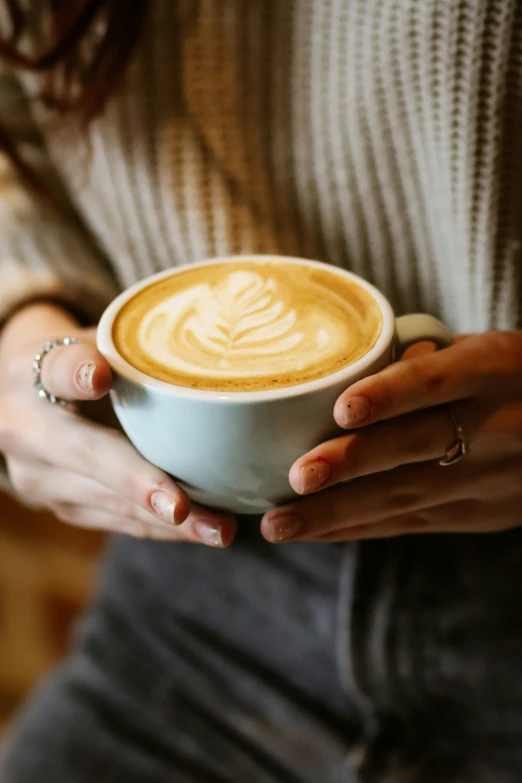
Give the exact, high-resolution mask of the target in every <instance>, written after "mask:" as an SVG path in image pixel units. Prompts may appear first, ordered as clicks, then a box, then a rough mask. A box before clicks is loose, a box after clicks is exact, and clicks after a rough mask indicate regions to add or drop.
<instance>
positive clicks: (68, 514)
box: [49, 502, 78, 524]
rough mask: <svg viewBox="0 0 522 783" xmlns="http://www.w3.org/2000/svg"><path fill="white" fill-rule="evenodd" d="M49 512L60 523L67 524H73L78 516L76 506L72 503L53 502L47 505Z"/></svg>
mask: <svg viewBox="0 0 522 783" xmlns="http://www.w3.org/2000/svg"><path fill="white" fill-rule="evenodd" d="M49 510H50V511H51V512H52V513H53V514H54V516H55V517H56V518H57V519H59V520H60V522H66V523H68V524H71V523H74V522H75V520H76V518H77V516H78V513H77V509H76V506H74V505H73V504H72V503H63V502H54V503H51V504H50V505H49Z"/></svg>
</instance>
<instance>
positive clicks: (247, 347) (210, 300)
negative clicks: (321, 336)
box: [186, 271, 301, 358]
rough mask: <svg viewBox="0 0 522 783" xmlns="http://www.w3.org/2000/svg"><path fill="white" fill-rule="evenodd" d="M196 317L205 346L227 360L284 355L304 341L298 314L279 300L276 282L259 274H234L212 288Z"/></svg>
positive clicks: (197, 307) (199, 302)
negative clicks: (269, 353) (250, 353)
mask: <svg viewBox="0 0 522 783" xmlns="http://www.w3.org/2000/svg"><path fill="white" fill-rule="evenodd" d="M193 317H194V318H195V319H196V320H197V322H198V323H199V327H200V328H199V329H198V330H197V331H198V333H199V341H200V342H201V343H202V347H203V348H204V349H205V350H206V351H209V352H211V353H213V354H214V355H218V356H222V357H224V358H226V357H232V356H234V355H235V354H238V353H240V354H244V353H245V352H252V353H253V354H254V355H255V354H256V353H259V354H266V353H267V352H284V351H285V350H289V349H290V348H292V347H294V346H295V345H296V344H297V343H298V342H299V341H300V339H301V336H300V335H299V333H298V332H297V330H296V328H295V327H296V314H295V311H294V310H293V309H292V308H290V307H289V306H288V305H287V304H286V303H285V302H284V300H283V299H282V298H281V297H280V295H279V294H278V291H277V285H276V284H275V282H274V281H273V280H271V279H268V280H266V279H264V278H263V277H261V276H260V275H257V274H252V273H246V272H240V271H239V272H232V273H231V274H230V275H228V277H227V278H226V279H225V280H224V281H221V282H220V283H219V284H218V285H216V286H214V287H212V288H209V290H208V294H207V296H205V297H203V298H201V299H200V300H199V301H198V302H197V304H196V312H195V313H194V316H193ZM190 320H191V319H189V321H190ZM202 324H204V329H201V325H202ZM186 326H187V327H188V328H190V327H191V326H195V324H190V323H187V324H186ZM191 331H195V330H191Z"/></svg>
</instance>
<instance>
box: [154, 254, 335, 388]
mask: <svg viewBox="0 0 522 783" xmlns="http://www.w3.org/2000/svg"><path fill="white" fill-rule="evenodd" d="M280 288H281V287H280V286H279V285H278V283H277V282H276V281H275V280H274V279H273V278H270V277H268V279H266V278H264V277H262V276H261V275H259V274H257V273H256V272H255V271H243V270H241V271H231V272H230V274H228V275H226V277H224V279H223V280H221V281H219V282H218V283H217V284H215V285H208V284H200V285H195V286H194V287H193V288H189V289H188V290H186V291H181V292H179V293H174V294H172V295H171V296H169V297H168V298H167V299H165V300H164V301H162V302H159V303H158V304H157V305H156V306H155V307H153V308H152V310H151V311H150V312H149V313H148V314H147V315H146V316H145V318H144V319H143V321H142V323H141V326H140V329H139V343H140V347H141V349H142V351H143V353H144V354H145V355H146V357H147V358H148V360H149V361H151V362H153V363H157V364H160V365H163V366H164V367H169V368H170V369H171V370H172V371H174V372H176V371H181V372H184V373H193V374H195V375H204V376H206V377H212V376H218V377H221V376H222V375H223V371H226V373H227V375H234V376H235V377H237V378H248V377H249V376H250V375H251V374H252V372H253V371H255V373H256V374H260V373H268V374H270V373H272V372H273V370H274V365H275V364H277V367H278V369H279V370H282V369H289V370H290V369H294V368H295V366H296V364H297V365H298V366H299V367H300V369H303V368H304V367H305V366H306V365H308V364H311V363H313V362H314V361H316V360H317V359H318V358H319V357H322V358H324V356H325V353H330V352H331V350H332V349H333V350H334V351H335V350H337V348H336V346H337V344H338V343H339V337H340V335H339V334H338V324H337V319H336V318H335V317H333V316H332V315H331V314H330V313H329V312H328V311H326V310H325V311H324V312H322V313H321V318H320V319H319V318H317V315H318V313H313V312H312V313H311V312H308V313H306V312H303V313H300V317H298V314H297V312H296V309H295V307H292V306H291V305H290V304H289V302H288V297H285V296H284V293H283V292H282V291H281V290H280ZM319 321H320V323H319ZM343 332H344V330H343ZM343 341H346V335H344V336H343Z"/></svg>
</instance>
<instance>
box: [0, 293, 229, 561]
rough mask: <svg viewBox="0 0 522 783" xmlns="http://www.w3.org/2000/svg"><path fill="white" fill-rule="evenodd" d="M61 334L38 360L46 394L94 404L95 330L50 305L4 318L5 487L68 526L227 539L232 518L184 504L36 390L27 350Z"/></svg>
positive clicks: (177, 492) (151, 470)
mask: <svg viewBox="0 0 522 783" xmlns="http://www.w3.org/2000/svg"><path fill="white" fill-rule="evenodd" d="M60 336H73V337H77V338H78V339H80V340H81V341H82V342H81V344H77V345H71V346H67V347H63V348H55V349H54V350H52V351H51V352H50V353H49V354H48V355H47V356H46V357H45V358H44V360H43V362H42V382H43V384H44V386H45V388H46V389H47V390H48V391H50V392H52V393H53V394H55V395H56V396H58V397H63V398H66V399H71V400H75V401H90V402H92V403H93V404H94V401H95V400H99V399H100V398H101V397H103V396H105V395H106V394H107V392H108V391H109V389H110V386H111V380H112V378H111V371H110V368H109V365H108V364H107V362H106V360H105V359H104V358H103V356H102V355H101V354H100V353H98V351H97V350H96V344H95V330H94V329H80V328H79V327H78V325H77V324H76V322H75V321H74V320H73V319H72V317H71V316H70V315H69V314H68V313H66V312H65V311H64V310H62V309H61V308H59V307H57V306H54V305H49V304H38V305H32V306H29V307H27V308H25V309H24V310H22V311H21V312H19V313H18V314H16V315H15V316H13V318H12V319H11V321H10V322H9V323H8V324H7V327H6V328H5V329H4V331H3V333H2V337H1V341H0V451H1V452H3V453H4V455H5V457H6V460H7V466H8V471H9V475H10V479H11V482H12V484H13V487H14V489H15V490H16V491H17V492H18V493H19V494H20V496H21V497H22V498H23V499H24V498H25V499H26V500H27V501H28V502H30V503H32V504H37V505H38V506H40V507H43V508H47V509H50V510H51V511H53V512H54V513H55V514H56V516H57V517H58V518H59V519H61V520H63V521H64V522H68V523H70V524H73V525H79V526H81V527H91V528H97V529H102V530H109V531H113V532H115V533H128V534H130V535H134V536H138V537H141V538H155V539H164V540H168V541H191V542H195V543H196V542H197V543H204V544H209V545H211V546H228V544H230V543H231V541H232V540H233V538H234V535H235V519H234V517H233V516H232V515H230V514H227V513H224V512H218V511H213V510H211V509H207V508H205V507H203V506H199V505H197V504H195V503H193V502H192V501H190V499H189V498H188V496H187V495H186V494H185V493H184V492H183V491H182V490H181V489H180V488H179V487H178V486H177V484H176V483H175V481H174V480H173V479H172V478H171V477H170V476H168V475H167V474H166V473H163V471H161V470H159V468H156V467H154V466H153V465H151V464H150V463H149V462H147V461H146V460H145V459H143V457H141V456H140V455H139V454H138V452H137V451H136V450H135V449H134V447H133V446H132V444H131V443H130V442H129V441H128V440H127V438H126V437H125V436H124V435H123V434H122V433H121V432H119V431H118V430H116V429H110V428H108V427H103V426H101V425H99V424H96V423H94V422H92V421H88V420H87V419H84V418H82V417H81V416H80V415H79V414H78V412H77V411H76V410H75V409H74V407H71V408H70V409H68V408H64V407H61V406H59V405H51V404H50V403H49V402H47V400H44V399H40V398H39V397H38V396H37V394H36V392H35V389H34V387H33V377H32V363H33V357H34V355H35V354H36V353H37V352H38V351H39V350H40V349H41V347H42V345H43V344H44V343H45V342H46V340H48V339H55V338H58V337H60Z"/></svg>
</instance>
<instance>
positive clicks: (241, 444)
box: [98, 256, 452, 514]
mask: <svg viewBox="0 0 522 783" xmlns="http://www.w3.org/2000/svg"><path fill="white" fill-rule="evenodd" d="M263 258H264V259H266V260H270V261H274V260H275V261H277V260H278V257H277V256H232V257H227V258H216V259H212V260H210V261H205V262H202V263H200V264H197V266H204V265H205V264H207V265H208V264H212V263H216V262H219V263H223V262H225V263H230V264H233V263H235V262H238V261H240V262H244V261H248V260H249V259H251V260H256V259H257V260H262V259H263ZM280 260H281V261H282V262H285V263H288V262H289V261H292V262H295V263H296V264H304V265H307V266H310V265H312V266H322V268H323V269H324V266H323V265H322V264H321V263H320V262H317V261H309V260H306V259H300V258H288V257H283V256H282V257H280ZM183 269H184V268H183V267H180V268H176V269H171V270H168V271H166V272H160V273H159V274H156V275H152V276H151V277H148V278H147V279H145V280H142V281H141V282H139V283H137V284H136V285H133V286H131V287H130V288H129V289H127V290H126V291H124V292H123V293H122V294H120V296H118V297H117V298H116V299H115V300H114V301H113V302H112V303H111V304H110V305H109V306H108V308H107V309H106V311H105V313H104V314H103V316H102V318H101V320H100V324H99V327H98V348H99V350H100V351H101V353H102V354H103V355H104V356H105V357H106V359H107V361H108V362H109V364H110V365H111V367H112V369H113V372H114V386H113V389H112V391H111V396H112V402H113V405H114V409H115V411H116V414H117V416H118V419H119V420H120V422H121V425H122V427H123V429H124V430H125V432H126V434H127V436H128V437H129V439H130V440H131V441H132V443H133V444H134V446H135V447H136V448H137V450H138V451H139V452H140V453H141V454H142V455H143V456H144V457H145V459H147V460H149V461H150V462H152V463H153V464H154V465H157V466H158V467H159V468H161V469H162V470H164V471H166V472H167V473H170V474H171V475H172V476H174V477H175V478H176V480H177V481H178V482H179V484H180V486H182V487H183V489H185V490H186V492H187V493H188V494H189V496H190V497H191V498H193V499H194V500H196V501H198V502H199V503H204V504H205V505H208V506H214V507H217V508H225V509H229V510H230V511H234V512H237V513H243V514H257V513H264V512H265V511H267V510H268V509H270V508H272V507H274V506H276V505H279V504H281V503H284V502H286V501H289V500H291V499H292V498H295V497H296V495H295V493H294V492H293V490H292V489H291V487H290V484H289V482H288V472H289V469H290V467H291V465H292V464H293V462H294V461H295V460H296V459H297V458H298V457H300V456H302V455H303V454H304V453H305V452H307V451H309V450H310V449H311V448H313V447H314V446H317V445H318V444H319V443H321V442H322V441H324V440H327V439H328V438H332V437H335V436H336V435H337V434H339V433H341V432H342V430H341V429H340V428H339V427H338V426H337V425H336V424H335V422H334V419H333V407H334V403H335V401H336V399H337V397H338V396H339V395H340V394H341V392H343V391H344V390H345V389H346V388H348V386H350V385H351V384H352V383H354V382H355V381H357V380H359V379H361V378H364V377H365V376H367V375H371V374H373V373H375V372H377V371H378V370H381V369H382V368H383V367H385V366H386V365H387V364H390V362H392V361H394V359H395V357H396V356H398V355H400V353H401V352H402V351H404V350H405V349H406V348H407V347H408V345H411V344H412V343H414V342H418V341H421V340H430V341H432V342H434V343H436V344H437V346H438V347H439V348H441V347H445V346H447V345H450V344H451V343H452V336H451V333H450V332H449V331H448V329H446V327H445V326H444V325H443V324H441V323H440V322H439V321H437V320H436V319H435V318H433V317H432V316H431V315H425V314H413V315H403V316H400V317H398V318H396V317H395V315H394V313H393V310H392V308H391V306H390V304H389V302H388V301H387V299H386V298H385V297H384V296H383V295H382V294H381V293H380V292H379V291H378V290H377V289H376V288H375V287H374V286H372V285H371V284H370V283H368V282H366V281H365V280H363V279H362V278H360V277H358V276H357V275H354V274H352V273H351V272H347V271H344V270H341V269H338V268H336V267H330V268H329V269H330V271H331V273H332V274H335V275H340V276H341V277H344V278H349V279H351V280H353V281H354V282H356V283H357V284H358V285H360V286H362V287H363V288H365V289H366V290H367V291H368V292H369V293H370V294H371V295H372V296H373V298H374V299H375V301H376V302H377V303H378V305H379V307H380V309H381V313H382V331H381V334H380V336H379V338H378V340H377V342H376V344H375V345H374V346H373V348H371V350H369V351H368V353H367V354H365V356H363V357H362V358H361V359H359V360H358V361H356V362H354V363H353V364H351V365H349V366H348V367H345V368H344V369H342V370H339V371H338V372H336V373H333V374H332V375H328V376H325V377H323V378H320V379H319V380H315V381H310V382H308V383H303V384H300V385H297V386H291V387H284V388H280V389H274V390H270V391H255V392H223V391H204V390H198V389H190V388H186V387H183V386H174V385H172V384H169V383H165V382H164V381H158V380H156V379H154V378H150V377H149V376H147V375H145V374H144V373H142V372H140V371H139V370H137V369H135V368H134V367H133V366H132V365H130V364H129V363H128V362H127V361H125V359H123V358H122V356H120V354H119V353H118V351H117V350H116V347H115V345H114V342H113V339H112V326H113V322H114V318H115V316H116V314H117V313H118V311H119V309H120V308H121V307H122V305H123V304H124V303H125V302H126V301H127V300H128V299H130V298H131V297H132V296H134V295H135V294H136V293H137V292H138V291H140V290H141V289H142V288H144V287H146V286H147V285H149V284H150V283H151V282H152V281H154V280H161V279H162V278H165V277H169V276H171V275H172V276H175V275H176V274H178V273H179V272H181V271H183Z"/></svg>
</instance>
